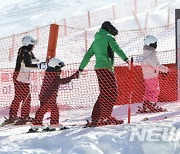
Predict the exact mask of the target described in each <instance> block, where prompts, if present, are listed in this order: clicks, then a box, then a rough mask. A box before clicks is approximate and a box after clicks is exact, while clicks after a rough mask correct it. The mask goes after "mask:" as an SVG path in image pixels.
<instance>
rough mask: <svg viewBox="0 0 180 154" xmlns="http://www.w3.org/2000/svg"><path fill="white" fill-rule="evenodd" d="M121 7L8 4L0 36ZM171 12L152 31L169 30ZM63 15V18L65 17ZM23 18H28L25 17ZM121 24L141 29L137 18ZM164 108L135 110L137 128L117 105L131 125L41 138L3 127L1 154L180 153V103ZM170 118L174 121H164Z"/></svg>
mask: <svg viewBox="0 0 180 154" xmlns="http://www.w3.org/2000/svg"><path fill="white" fill-rule="evenodd" d="M129 1H131V0H129ZM120 2H121V1H119V0H96V1H95V0H74V1H64V0H50V1H49V0H43V1H42V0H29V1H25V0H14V1H13V0H6V1H5V0H3V1H2V2H1V5H0V20H1V22H0V27H1V30H2V33H1V34H0V37H2V36H8V35H11V34H12V33H19V32H22V31H27V30H29V29H31V28H34V26H41V25H46V24H50V23H52V22H54V21H55V20H58V21H60V20H62V19H63V18H64V17H71V16H74V15H78V14H81V13H84V12H85V11H87V10H93V9H97V8H99V7H101V6H106V5H108V4H112V3H120ZM131 2H132V1H131ZM47 6H49V7H48V8H47ZM179 6H180V0H176V2H173V3H172V8H173V9H172V12H174V9H175V8H178V7H179ZM167 7H168V3H164V4H163V5H160V6H159V7H157V8H156V10H155V11H153V12H151V13H150V14H149V22H148V27H151V26H152V27H154V26H162V25H166V19H167ZM77 8H78V9H77ZM59 10H61V12H63V14H62V13H61V15H60V13H59ZM77 10H78V11H77ZM22 14H23V16H20V15H22ZM52 15H53V16H52ZM145 15H146V12H144V13H140V14H138V16H139V18H140V21H141V24H142V27H143V24H144V18H145ZM172 15H173V13H172ZM157 19H158V20H157ZM172 19H173V18H172ZM2 21H3V22H2ZM171 22H172V23H173V20H172V21H171ZM115 23H116V24H118V25H119V28H120V29H134V28H137V25H136V23H135V22H134V19H133V16H129V17H126V18H123V19H117V20H116V21H115ZM97 26H98V25H97ZM121 26H122V27H121ZM160 105H162V106H163V107H166V108H168V110H169V111H168V112H166V113H154V114H142V115H141V114H139V115H136V114H135V112H136V111H137V104H136V105H132V109H133V111H132V119H131V124H127V106H126V105H124V106H116V107H115V108H114V111H113V115H114V116H116V117H117V118H119V119H123V120H125V124H123V125H120V126H106V127H99V128H87V129H82V128H73V129H71V130H65V131H62V132H51V133H39V134H26V132H27V130H28V129H29V128H30V126H22V127H13V128H11V127H3V128H0V143H1V144H0V153H2V154H3V153H13V154H14V153H15V154H21V153H28V154H29V153H38V154H39V153H42V154H46V153H49V154H153V153H154V154H156V153H158V154H179V153H180V131H179V130H180V116H179V115H180V110H179V109H180V103H170V102H169V103H164V104H160ZM62 114H64V115H66V113H62ZM83 115H84V116H85V117H87V118H88V117H89V116H90V112H87V111H85V112H84V114H83ZM145 117H148V118H149V121H141V120H142V119H143V118H145ZM164 117H168V118H167V119H165V120H160V119H161V118H164ZM77 119H78V117H77ZM2 121H3V119H0V122H2ZM67 123H68V122H66V123H64V124H67Z"/></svg>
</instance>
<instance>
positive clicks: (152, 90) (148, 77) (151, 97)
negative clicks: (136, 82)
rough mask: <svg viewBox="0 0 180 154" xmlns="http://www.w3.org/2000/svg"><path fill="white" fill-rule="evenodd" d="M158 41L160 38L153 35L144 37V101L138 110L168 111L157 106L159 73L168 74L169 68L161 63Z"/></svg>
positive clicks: (142, 111)
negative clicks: (158, 55) (158, 54)
mask: <svg viewBox="0 0 180 154" xmlns="http://www.w3.org/2000/svg"><path fill="white" fill-rule="evenodd" d="M157 42H158V39H157V38H156V37H155V36H153V35H148V36H146V37H145V39H144V47H143V54H142V64H141V66H142V71H143V77H144V83H145V92H144V98H143V99H144V102H143V106H142V108H139V110H138V112H141V113H144V112H162V111H166V109H163V108H162V107H160V106H157V104H156V103H157V101H158V95H159V93H160V89H159V80H158V74H159V72H160V73H165V74H167V73H168V71H169V69H168V67H165V66H163V65H161V64H160V63H159V61H158V58H157V51H156V48H157Z"/></svg>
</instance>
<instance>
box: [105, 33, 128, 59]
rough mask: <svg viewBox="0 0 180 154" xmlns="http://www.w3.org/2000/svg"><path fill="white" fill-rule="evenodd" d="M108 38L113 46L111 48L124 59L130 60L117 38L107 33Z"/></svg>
mask: <svg viewBox="0 0 180 154" xmlns="http://www.w3.org/2000/svg"><path fill="white" fill-rule="evenodd" d="M107 40H108V42H109V44H110V46H111V49H112V50H113V51H114V52H115V53H116V54H117V55H118V56H119V57H121V58H122V60H124V61H126V62H127V61H128V58H127V56H126V55H125V53H124V51H123V50H122V49H121V48H120V47H119V45H118V43H117V42H116V40H115V38H114V37H113V36H111V35H107Z"/></svg>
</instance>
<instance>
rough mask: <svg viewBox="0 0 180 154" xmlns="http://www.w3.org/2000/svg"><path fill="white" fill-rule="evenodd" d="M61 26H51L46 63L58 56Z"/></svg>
mask: <svg viewBox="0 0 180 154" xmlns="http://www.w3.org/2000/svg"><path fill="white" fill-rule="evenodd" d="M58 32H59V25H56V24H51V26H50V32H49V42H48V51H47V57H46V61H48V60H49V59H50V58H53V57H55V55H56V46H57V40H58Z"/></svg>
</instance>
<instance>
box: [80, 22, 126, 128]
mask: <svg viewBox="0 0 180 154" xmlns="http://www.w3.org/2000/svg"><path fill="white" fill-rule="evenodd" d="M116 35H118V30H117V29H116V28H115V27H114V26H113V25H112V24H111V22H109V21H105V22H104V23H103V24H102V25H101V28H100V30H99V31H98V32H97V33H96V34H95V40H94V41H93V42H92V44H91V46H90V48H89V49H88V51H87V52H86V54H85V56H84V58H83V60H82V62H81V64H80V66H79V70H78V71H77V73H80V72H82V71H83V70H84V68H85V67H86V65H87V64H88V63H89V61H90V58H91V57H92V56H94V55H95V58H96V64H95V67H94V69H95V71H96V75H97V78H98V83H99V90H100V94H99V96H98V99H97V101H96V103H95V105H94V108H93V111H92V115H91V119H92V122H88V123H87V125H86V126H87V127H94V126H100V125H107V124H121V123H123V121H122V120H117V119H116V118H115V117H113V116H112V115H111V114H112V111H113V106H114V105H115V103H116V100H117V95H118V94H117V93H118V92H117V85H116V78H115V75H114V72H113V65H114V52H115V53H116V54H117V55H118V56H119V57H121V58H122V59H123V60H124V61H125V62H127V63H128V58H127V56H126V55H125V53H124V52H123V50H122V49H121V48H120V47H119V45H118V43H117V42H116V40H115V38H114V36H116Z"/></svg>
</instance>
